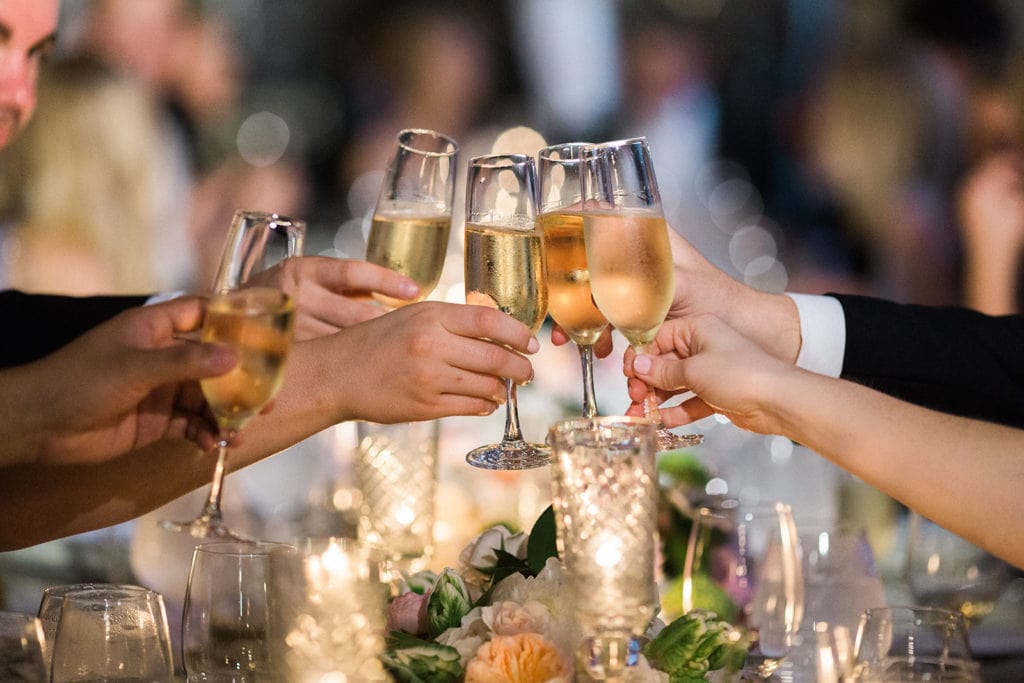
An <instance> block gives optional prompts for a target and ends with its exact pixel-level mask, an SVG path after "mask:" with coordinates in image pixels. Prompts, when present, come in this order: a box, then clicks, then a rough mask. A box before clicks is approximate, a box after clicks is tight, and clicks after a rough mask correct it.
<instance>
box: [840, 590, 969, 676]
mask: <svg viewBox="0 0 1024 683" xmlns="http://www.w3.org/2000/svg"><path fill="white" fill-rule="evenodd" d="M851 680H854V681H872V682H874V681H958V682H961V681H962V682H963V683H974V682H975V681H980V680H981V678H980V672H979V668H978V665H977V663H976V662H974V661H973V660H972V659H971V653H970V646H969V644H968V639H967V622H966V620H965V619H964V616H963V614H961V613H959V612H952V611H949V610H944V609H935V608H930V607H899V606H897V607H879V608H871V609H868V610H866V611H865V612H864V614H863V615H862V616H861V620H860V627H859V629H858V632H857V640H856V645H855V658H854V668H853V674H852V676H851Z"/></svg>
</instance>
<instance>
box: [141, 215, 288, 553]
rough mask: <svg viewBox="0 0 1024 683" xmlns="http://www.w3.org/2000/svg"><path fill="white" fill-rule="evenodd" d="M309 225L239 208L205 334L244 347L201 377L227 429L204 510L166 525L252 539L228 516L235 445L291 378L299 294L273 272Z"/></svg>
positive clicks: (198, 533) (208, 338)
mask: <svg viewBox="0 0 1024 683" xmlns="http://www.w3.org/2000/svg"><path fill="white" fill-rule="evenodd" d="M305 233H306V224H305V223H304V222H303V221H298V220H292V219H291V218H286V217H284V216H278V215H277V214H271V213H261V212H256V211H236V212H235V215H234V218H233V220H232V221H231V229H230V230H229V232H228V239H227V244H226V246H225V248H224V254H223V255H222V256H221V262H220V269H219V270H218V271H217V277H216V280H215V282H214V287H213V295H212V296H211V298H210V302H209V305H208V306H207V309H206V316H205V318H204V320H203V326H202V331H201V336H200V339H201V341H202V342H203V343H215V344H224V345H227V346H230V347H232V348H234V349H235V351H236V353H237V354H238V364H237V365H235V367H234V368H232V369H231V370H230V371H229V372H227V373H225V374H223V375H219V376H217V377H212V378H209V379H204V380H201V381H200V383H199V384H200V387H201V388H202V390H203V395H204V396H205V397H206V401H207V403H209V405H210V409H211V410H212V412H213V415H214V417H215V418H216V420H217V425H218V427H219V430H220V438H219V440H218V442H217V464H216V467H215V468H214V470H213V482H212V484H211V485H210V494H209V496H208V497H207V500H206V504H205V505H204V506H203V509H202V511H201V512H200V513H199V516H198V517H196V518H195V519H193V520H191V521H188V522H174V521H170V520H166V521H164V522H162V523H161V526H163V527H164V528H165V529H169V530H171V531H180V532H185V533H189V534H191V535H192V536H195V537H197V538H206V537H217V538H228V539H238V540H246V539H245V537H244V536H243V535H242V534H239V533H238V532H236V531H233V530H232V529H231V528H229V527H228V526H227V525H226V524H225V523H224V520H223V515H222V513H221V495H222V493H223V484H224V475H225V474H226V471H227V454H228V445H229V444H230V442H231V440H232V439H233V438H234V436H235V435H236V434H237V433H238V432H239V430H241V429H242V427H244V426H245V424H246V423H247V422H249V420H251V419H252V418H253V417H255V416H256V415H258V414H259V412H260V411H261V410H262V409H263V408H264V406H266V405H267V403H269V402H270V400H271V399H273V398H274V396H275V395H276V394H277V392H278V390H279V389H280V388H281V384H282V383H283V382H284V368H285V361H286V360H287V358H288V350H289V348H290V347H291V342H292V330H293V328H294V324H295V302H294V301H293V300H292V298H291V297H290V296H288V295H287V294H285V293H284V292H283V291H281V290H280V289H279V288H277V287H276V286H273V285H270V284H267V280H268V278H267V273H268V272H269V271H270V270H272V269H273V268H275V267H276V266H279V265H280V264H281V263H282V262H283V261H284V260H285V259H288V258H292V257H294V256H299V255H300V254H301V253H302V242H303V240H304V239H305Z"/></svg>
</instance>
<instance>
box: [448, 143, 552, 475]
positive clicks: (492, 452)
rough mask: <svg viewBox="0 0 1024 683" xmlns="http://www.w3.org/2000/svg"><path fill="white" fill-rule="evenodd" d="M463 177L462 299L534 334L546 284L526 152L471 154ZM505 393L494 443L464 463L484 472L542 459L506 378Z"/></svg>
mask: <svg viewBox="0 0 1024 683" xmlns="http://www.w3.org/2000/svg"><path fill="white" fill-rule="evenodd" d="M467 183H468V184H467V192H466V247H465V249H466V258H465V269H466V273H465V275H466V303H468V304H477V305H482V306H490V307H492V308H497V309H499V310H501V311H504V312H505V313H508V314H509V315H511V316H512V317H513V318H515V319H516V320H518V321H519V322H521V323H523V324H524V325H526V326H527V327H529V328H530V330H531V331H533V332H534V333H536V332H537V330H539V329H540V326H541V323H543V322H544V317H545V316H546V315H547V308H548V290H547V279H546V277H545V272H544V271H545V266H544V244H543V233H542V232H541V231H540V230H539V229H538V227H537V171H536V166H535V164H534V160H533V157H530V156H526V155H523V154H495V155H487V156H481V157H476V158H475V159H472V160H471V161H470V163H469V178H468V181H467ZM505 396H506V399H507V400H506V402H505V411H506V412H505V434H504V437H503V438H502V440H501V443H496V444H490V445H487V446H481V447H479V448H475V449H473V450H472V451H470V452H469V453H468V454H467V455H466V461H467V462H468V463H469V464H471V465H474V466H476V467H481V468H484V469H491V470H522V469H529V468H532V467H542V466H545V465H547V464H548V461H549V451H548V448H547V447H546V446H544V445H542V444H535V443H529V442H527V441H526V440H524V439H523V434H522V430H521V429H520V426H519V411H518V408H517V404H516V385H515V383H514V382H513V381H512V380H510V379H508V378H506V379H505Z"/></svg>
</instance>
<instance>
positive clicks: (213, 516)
mask: <svg viewBox="0 0 1024 683" xmlns="http://www.w3.org/2000/svg"><path fill="white" fill-rule="evenodd" d="M228 438H229V437H228V436H224V437H222V438H221V439H220V440H219V441H218V442H217V465H216V466H215V467H214V469H213V481H212V483H211V484H210V495H209V496H208V497H207V498H206V505H205V506H203V513H202V516H203V517H205V518H206V519H207V520H209V523H210V526H211V528H212V527H213V526H218V525H220V522H221V520H222V518H223V515H222V513H221V510H220V498H221V492H222V491H223V490H224V473H225V472H224V471H225V470H226V469H227V461H228Z"/></svg>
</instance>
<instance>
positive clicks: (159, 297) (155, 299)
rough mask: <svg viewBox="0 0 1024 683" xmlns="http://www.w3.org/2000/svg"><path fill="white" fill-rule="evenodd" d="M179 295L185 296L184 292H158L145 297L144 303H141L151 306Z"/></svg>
mask: <svg viewBox="0 0 1024 683" xmlns="http://www.w3.org/2000/svg"><path fill="white" fill-rule="evenodd" d="M179 296H185V292H184V291H180V292H160V293H159V294H154V295H153V296H151V297H149V298H148V299H146V303H144V304H143V305H144V306H152V305H153V304H162V303H163V302H165V301H170V300H171V299H177V298H178V297H179Z"/></svg>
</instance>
